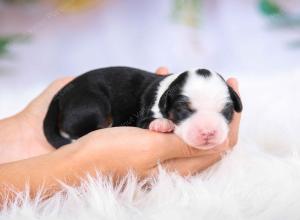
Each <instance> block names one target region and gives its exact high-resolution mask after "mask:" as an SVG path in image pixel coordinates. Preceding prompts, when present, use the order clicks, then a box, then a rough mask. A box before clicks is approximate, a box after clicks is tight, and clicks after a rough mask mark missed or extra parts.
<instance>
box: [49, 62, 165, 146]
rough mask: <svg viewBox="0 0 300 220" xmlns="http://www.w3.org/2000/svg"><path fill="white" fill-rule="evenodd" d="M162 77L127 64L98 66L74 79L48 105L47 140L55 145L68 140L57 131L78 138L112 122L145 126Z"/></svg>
mask: <svg viewBox="0 0 300 220" xmlns="http://www.w3.org/2000/svg"><path fill="white" fill-rule="evenodd" d="M164 78H165V76H158V75H155V74H152V73H149V72H146V71H143V70H139V69H134V68H128V67H109V68H102V69H97V70H94V71H90V72H88V73H85V74H83V75H81V76H79V77H77V78H75V79H74V80H73V81H72V82H70V83H69V84H67V85H66V86H65V87H64V88H63V89H62V90H60V91H59V92H58V93H57V94H56V96H55V97H54V99H53V100H52V102H51V104H50V107H49V110H48V112H47V115H46V117H45V120H44V133H45V136H46V138H47V140H48V141H49V142H50V143H51V144H52V145H53V146H55V147H57V148H58V147H60V146H62V145H65V144H68V143H70V140H68V139H66V138H63V137H62V136H61V135H60V130H63V131H64V132H66V133H67V134H68V135H70V138H72V139H77V138H79V137H81V136H83V135H85V134H87V133H89V132H90V131H93V130H96V129H100V128H104V127H107V126H109V124H110V123H111V122H112V126H113V127H115V126H138V127H143V128H147V127H148V125H149V123H150V122H151V119H152V112H150V111H149V108H148V106H151V104H152V102H153V101H154V99H155V90H156V88H157V86H158V84H159V82H160V81H161V80H162V79H164ZM141 97H142V98H141Z"/></svg>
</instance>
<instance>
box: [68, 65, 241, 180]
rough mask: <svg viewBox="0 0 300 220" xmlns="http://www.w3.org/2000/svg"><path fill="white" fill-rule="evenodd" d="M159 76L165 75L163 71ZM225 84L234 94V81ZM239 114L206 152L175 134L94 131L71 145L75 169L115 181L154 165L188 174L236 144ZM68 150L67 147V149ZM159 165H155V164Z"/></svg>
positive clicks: (124, 129)
mask: <svg viewBox="0 0 300 220" xmlns="http://www.w3.org/2000/svg"><path fill="white" fill-rule="evenodd" d="M157 72H158V73H160V74H164V73H167V72H168V71H167V69H166V68H165V69H164V70H163V72H161V71H157ZM227 83H228V84H229V85H230V86H232V88H233V89H234V90H235V91H236V92H238V85H237V81H236V80H235V79H234V78H230V79H228V80H227ZM240 117H241V114H240V113H235V114H234V117H233V121H232V123H231V124H230V131H229V135H228V138H227V139H226V140H225V141H224V142H223V143H222V144H220V145H218V146H216V147H215V148H213V149H210V150H201V149H196V148H193V147H190V146H188V145H187V144H186V143H184V142H183V141H182V140H181V139H180V138H179V137H178V136H176V135H175V134H172V133H171V134H163V133H157V132H152V131H149V130H145V129H140V128H134V127H115V128H108V129H102V130H98V131H94V132H92V133H90V134H88V135H86V136H84V137H82V138H80V139H79V140H78V141H77V142H75V143H74V144H72V148H73V150H74V152H76V153H75V155H76V156H75V157H74V158H76V159H74V161H75V162H74V165H75V166H76V164H80V167H77V168H75V169H76V170H79V169H81V170H83V171H87V170H89V171H93V170H94V171H95V170H96V169H100V170H101V172H103V173H109V174H111V175H112V176H113V177H115V178H118V177H122V176H124V175H126V174H127V172H128V171H129V170H133V171H134V172H135V173H136V175H137V176H138V177H145V176H148V175H155V174H156V173H157V171H158V165H159V164H160V165H161V166H162V167H164V168H166V169H167V170H169V171H176V172H178V173H179V174H181V175H183V176H185V175H192V174H195V173H197V172H200V171H202V170H204V169H206V168H207V167H209V166H211V165H212V164H214V163H215V162H217V161H218V160H220V159H221V157H222V155H223V154H224V153H225V152H226V151H228V150H230V149H231V148H232V147H233V146H234V145H236V143H237V140H238V130H239V123H240ZM67 147H70V146H67ZM158 162H159V163H158Z"/></svg>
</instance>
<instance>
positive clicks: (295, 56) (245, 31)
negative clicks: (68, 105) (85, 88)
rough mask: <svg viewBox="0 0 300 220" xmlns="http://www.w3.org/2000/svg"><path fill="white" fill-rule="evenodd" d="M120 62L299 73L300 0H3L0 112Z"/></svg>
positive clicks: (238, 72)
mask: <svg viewBox="0 0 300 220" xmlns="http://www.w3.org/2000/svg"><path fill="white" fill-rule="evenodd" d="M115 65H126V66H133V67H138V68H142V69H145V70H149V71H155V69H156V68H157V67H159V66H162V65H163V66H167V67H168V68H169V69H170V71H171V72H175V73H176V72H182V71H185V70H187V69H191V68H197V67H204V68H210V69H213V70H215V71H217V72H219V73H221V74H223V75H224V76H225V77H228V76H236V77H240V78H241V77H248V78H249V77H250V78H251V77H254V76H260V77H269V78H270V79H273V78H276V76H277V75H282V74H285V75H286V76H287V77H288V76H289V74H291V73H296V74H297V73H299V74H300V1H299V0H240V1H238V0H151V1H146V0H98V1H97V0H0V117H4V116H7V115H10V114H12V113H14V112H17V111H19V110H20V109H21V108H22V107H23V106H24V105H25V104H26V103H28V101H29V100H30V99H31V98H33V97H34V96H35V95H36V94H38V93H39V92H40V91H41V90H42V89H43V88H44V87H45V86H46V85H48V84H49V83H50V82H51V81H53V80H54V79H56V78H58V77H62V76H67V75H79V74H81V73H84V72H86V71H88V70H91V69H95V68H99V67H105V66H115Z"/></svg>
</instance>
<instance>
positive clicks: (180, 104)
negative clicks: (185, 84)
mask: <svg viewBox="0 0 300 220" xmlns="http://www.w3.org/2000/svg"><path fill="white" fill-rule="evenodd" d="M193 113H194V110H193V109H192V108H191V105H190V102H189V99H188V97H187V96H184V95H179V96H178V97H177V98H176V99H175V101H174V102H173V103H172V104H171V108H170V111H169V119H170V120H172V121H173V122H174V123H175V124H177V123H179V122H181V121H183V120H184V119H186V118H188V117H189V116H190V115H191V114H193Z"/></svg>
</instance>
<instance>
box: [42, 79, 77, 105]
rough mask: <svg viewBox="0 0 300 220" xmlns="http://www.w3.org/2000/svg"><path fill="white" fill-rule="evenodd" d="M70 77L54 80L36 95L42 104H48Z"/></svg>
mask: <svg viewBox="0 0 300 220" xmlns="http://www.w3.org/2000/svg"><path fill="white" fill-rule="evenodd" d="M72 79H73V77H65V78H61V79H58V80H55V81H54V82H53V83H51V84H50V85H49V86H48V87H47V88H46V89H45V90H44V91H43V92H42V94H40V95H39V96H38V99H40V101H41V102H42V103H43V104H49V103H50V101H51V99H52V98H53V97H54V95H55V94H56V93H57V92H58V91H59V90H60V89H61V88H62V87H63V86H65V85H66V84H67V83H69V82H70V81H71V80H72Z"/></svg>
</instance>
